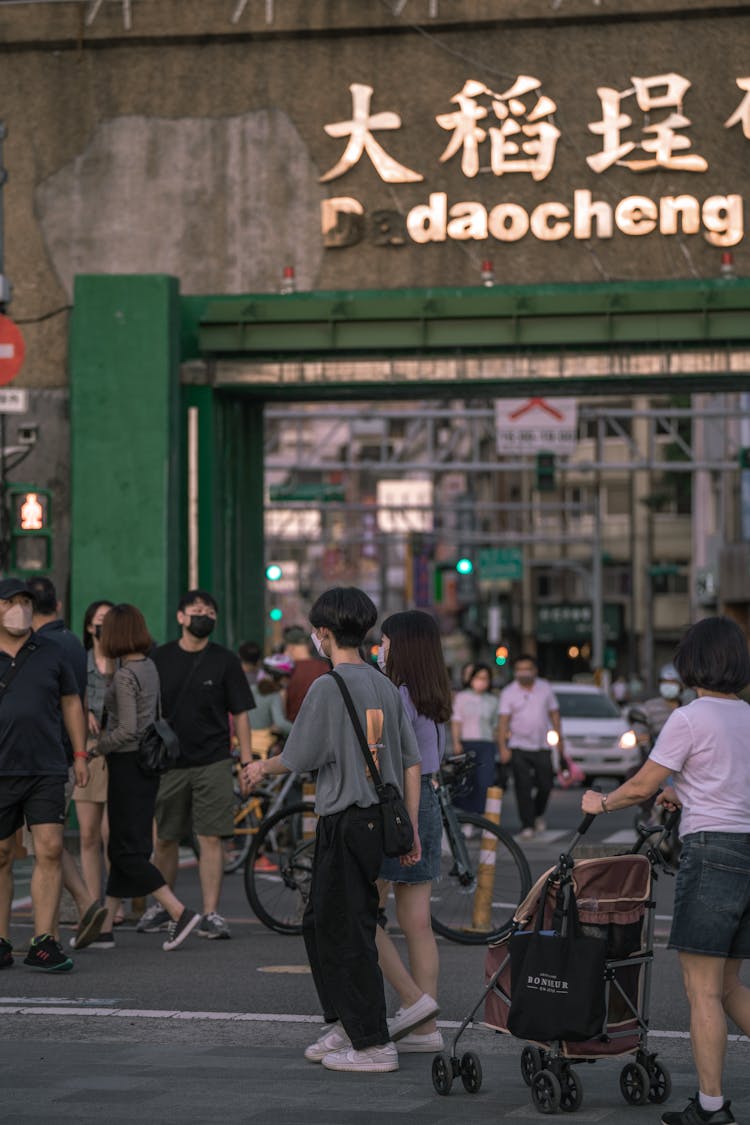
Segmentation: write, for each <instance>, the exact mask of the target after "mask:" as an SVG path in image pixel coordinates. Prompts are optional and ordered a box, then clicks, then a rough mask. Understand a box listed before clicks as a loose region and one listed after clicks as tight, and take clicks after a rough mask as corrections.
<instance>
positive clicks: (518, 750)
mask: <svg viewBox="0 0 750 1125" xmlns="http://www.w3.org/2000/svg"><path fill="white" fill-rule="evenodd" d="M538 673H539V669H538V666H537V662H536V660H535V658H534V657H533V656H529V655H528V654H527V653H524V654H523V655H521V656H519V657H517V658H516V660H515V661H514V662H513V676H514V679H513V680H512V681H511V683H509V684H508V686H507V687H505V688H503V690H502V691H501V693H500V705H499V708H498V713H499V716H500V721H499V724H498V736H497V742H498V749H499V752H500V762H501V764H502V765H508V764H510V767H511V770H512V772H513V787H514V789H515V791H516V802H517V804H518V815H519V818H520V820H521V833H520V835H521V839H522V840H531V839H533V838H534V836H535V834H536V833H537V832H544V830H545V829H546V827H547V825H546V822H545V819H544V814H545V812H546V811H547V803H548V801H549V798H550V793H551V792H552V785H553V781H554V771H553V766H552V751H551V749H550V748H549V746H548V744H547V732H548V730H549V729H550V727H552V729H553V730H554V731H555V732H556V734H557V739H558V742H557V747H558V751H559V753H560V755H561V757H564V754H565V751H564V743H563V735H562V728H561V726H560V706H559V704H558V702H557V699H556V697H555V694H554V692H553V691H552V688H551V687H550V686H549V683H548V682H547V680H543V679H541V678H540V676H539V674H538Z"/></svg>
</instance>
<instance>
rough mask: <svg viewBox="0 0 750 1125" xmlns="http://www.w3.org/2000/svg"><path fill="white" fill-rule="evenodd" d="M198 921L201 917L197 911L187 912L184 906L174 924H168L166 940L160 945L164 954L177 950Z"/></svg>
mask: <svg viewBox="0 0 750 1125" xmlns="http://www.w3.org/2000/svg"><path fill="white" fill-rule="evenodd" d="M200 920H201V916H200V914H199V913H198V911H197V910H188V908H187V906H186V907H185V909H184V910H183V912H182V914H181V915H180V917H179V919H178V920H177V921H176V922H170V923H169V929H168V930H167V940H166V941H165V942H163V943H162V949H163V950H164V951H165V953H170V952H171V950H173V949H177V947H178V946H179V945H182V943H183V941H184V940H185V938H186V937H187V936H188V934H190V933H192V932H193V930H194V929H195V927H196V926H197V925H198V923H199V922H200Z"/></svg>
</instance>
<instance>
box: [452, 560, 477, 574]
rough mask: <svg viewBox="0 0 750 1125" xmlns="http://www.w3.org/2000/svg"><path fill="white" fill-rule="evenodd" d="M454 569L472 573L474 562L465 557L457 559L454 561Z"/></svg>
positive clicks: (460, 572) (463, 572)
mask: <svg viewBox="0 0 750 1125" xmlns="http://www.w3.org/2000/svg"><path fill="white" fill-rule="evenodd" d="M456 570H457V571H458V573H459V574H473V573H474V563H473V562H472V561H471V559H467V558H463V559H459V560H458V562H457V563H456Z"/></svg>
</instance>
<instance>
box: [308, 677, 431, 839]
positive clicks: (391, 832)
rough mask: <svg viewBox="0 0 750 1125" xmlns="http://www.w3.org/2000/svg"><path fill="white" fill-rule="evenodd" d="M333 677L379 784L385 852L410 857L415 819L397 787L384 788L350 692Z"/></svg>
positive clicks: (376, 788) (386, 786) (389, 785)
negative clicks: (412, 820) (413, 820)
mask: <svg viewBox="0 0 750 1125" xmlns="http://www.w3.org/2000/svg"><path fill="white" fill-rule="evenodd" d="M329 675H330V676H333V678H334V680H335V681H336V683H337V685H338V689H339V691H340V692H341V694H342V696H343V697H344V703H345V704H346V709H347V711H348V712H349V717H350V719H351V720H352V725H353V726H354V730H355V732H356V735H357V738H358V739H359V744H360V746H361V748H362V754H363V755H364V759H365V761H366V762H367V765H368V767H369V769H370V777H371V778H372V780H373V782H374V784H375V790H376V792H377V794H378V799H379V801H380V808H381V810H382V814H381V815H382V821H383V851H384V853H385V854H386V855H387V856H400V855H408V854H409V852H410V851H411V850H412V848H413V847H414V828H413V827H412V823H411V817H410V816H409V813H408V810H407V808H406V803H405V801H404V799H403V797H402V796H401V794H400V793H399V791H398V789H397V788H396V787H395V785H391V784H390V782H389V783H387V784H385V785H384V784H383V779H382V778H381V776H380V773H379V771H378V767H377V766H376V765H375V759H374V758H373V756H372V754H371V752H370V747H369V746H368V745H367V739H366V737H365V732H364V731H363V729H362V724H361V722H360V721H359V716H358V715H357V712H356V710H355V709H354V702H353V700H352V697H351V695H350V693H349V688H348V687H347V686H346V684H345V683H344V681H343V679H342V678H341V676H339V674H338V672H333V671H332V672H329Z"/></svg>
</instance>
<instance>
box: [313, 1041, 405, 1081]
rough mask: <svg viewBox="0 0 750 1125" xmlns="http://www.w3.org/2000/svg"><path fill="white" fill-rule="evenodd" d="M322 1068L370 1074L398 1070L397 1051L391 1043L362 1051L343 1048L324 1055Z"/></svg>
mask: <svg viewBox="0 0 750 1125" xmlns="http://www.w3.org/2000/svg"><path fill="white" fill-rule="evenodd" d="M323 1066H324V1067H325V1068H326V1070H356V1071H359V1072H361V1073H370V1074H373V1073H383V1072H385V1071H388V1070H398V1051H397V1050H396V1048H395V1046H394V1045H393V1043H384V1044H383V1045H382V1047H365V1049H364V1050H363V1051H355V1049H354V1047H344V1048H343V1049H342V1050H340V1051H331V1052H330V1054H328V1055H325V1056H324V1058H323Z"/></svg>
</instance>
